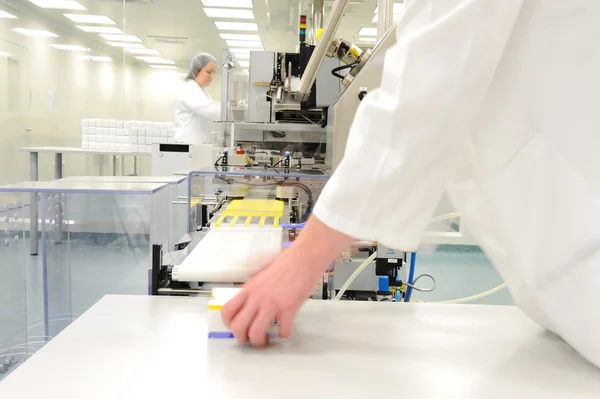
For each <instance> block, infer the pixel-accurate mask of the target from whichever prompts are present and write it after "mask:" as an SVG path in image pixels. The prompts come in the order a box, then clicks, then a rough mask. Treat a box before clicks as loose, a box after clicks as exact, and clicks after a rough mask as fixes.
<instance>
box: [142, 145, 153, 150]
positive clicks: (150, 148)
mask: <svg viewBox="0 0 600 399" xmlns="http://www.w3.org/2000/svg"><path fill="white" fill-rule="evenodd" d="M144 152H152V146H151V145H146V146H145V149H144Z"/></svg>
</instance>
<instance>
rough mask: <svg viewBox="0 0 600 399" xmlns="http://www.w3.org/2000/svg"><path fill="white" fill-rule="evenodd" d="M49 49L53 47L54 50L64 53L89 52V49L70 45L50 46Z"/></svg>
mask: <svg viewBox="0 0 600 399" xmlns="http://www.w3.org/2000/svg"><path fill="white" fill-rule="evenodd" d="M50 47H54V48H55V49H58V50H65V51H90V49H89V48H86V47H82V46H73V45H70V44H51V45H50Z"/></svg>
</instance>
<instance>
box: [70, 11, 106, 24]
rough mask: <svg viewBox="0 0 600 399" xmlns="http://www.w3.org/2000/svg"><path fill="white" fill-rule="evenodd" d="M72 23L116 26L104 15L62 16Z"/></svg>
mask: <svg viewBox="0 0 600 399" xmlns="http://www.w3.org/2000/svg"><path fill="white" fill-rule="evenodd" d="M63 15H64V16H65V17H67V18H69V19H70V20H71V21H73V22H77V23H79V24H104V25H116V24H117V23H116V22H115V21H113V20H112V19H110V18H109V17H107V16H106V15H88V14H63Z"/></svg>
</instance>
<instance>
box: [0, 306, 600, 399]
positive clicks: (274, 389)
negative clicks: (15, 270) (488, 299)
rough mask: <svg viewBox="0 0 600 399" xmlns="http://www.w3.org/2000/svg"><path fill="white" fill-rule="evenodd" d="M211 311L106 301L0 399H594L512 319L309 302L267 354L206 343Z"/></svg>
mask: <svg viewBox="0 0 600 399" xmlns="http://www.w3.org/2000/svg"><path fill="white" fill-rule="evenodd" d="M206 307H207V302H206V299H199V298H177V297H124V296H108V297H105V298H104V299H102V300H101V301H100V302H99V303H98V304H96V305H95V306H94V307H93V308H91V309H90V310H89V311H88V312H87V313H85V314H84V315H83V316H81V317H80V318H79V319H78V320H77V321H75V322H74V323H73V324H72V325H71V326H70V327H68V328H67V329H66V330H65V331H63V332H62V333H61V334H60V335H59V336H58V337H57V338H55V339H54V340H53V341H51V342H50V343H49V344H48V345H46V346H45V347H44V348H42V350H40V351H39V352H38V353H37V354H36V355H34V356H33V357H32V358H31V359H30V360H28V361H27V362H26V363H25V364H24V365H22V366H21V367H20V368H18V369H17V370H16V371H15V372H14V373H13V374H12V375H10V376H8V377H7V378H6V379H5V380H4V382H2V383H0V398H11V399H23V398H28V399H29V398H46V399H58V398H61V399H62V398H68V399H71V398H72V399H75V398H77V399H80V398H86V399H91V398H102V399H106V398H127V399H132V398H144V399H147V398H215V399H221V398H231V399H234V398H235V399H239V398H245V399H255V398H256V399H257V398H399V397H403V398H421V399H422V398H477V399H482V398H483V399H490V398H503V399H504V398H544V399H550V398H560V399H565V398H569V399H573V398H596V399H597V398H598V397H600V370H598V369H596V368H594V367H593V366H592V365H590V364H589V363H587V362H586V361H585V360H583V359H582V358H581V357H579V356H578V355H577V353H575V352H574V351H573V350H572V349H571V348H570V347H569V346H567V345H566V344H565V343H563V342H562V341H561V340H560V339H558V338H556V337H554V336H553V335H551V334H549V333H547V332H545V331H543V330H542V329H541V328H539V327H537V326H536V325H534V324H532V323H531V322H530V321H529V320H528V319H527V318H525V317H524V316H523V315H521V314H520V313H519V311H518V310H517V309H516V308H513V307H500V306H476V305H472V306H470V305H433V304H431V305H427V304H408V305H403V304H393V303H366V302H363V303H360V302H337V303H334V302H321V301H311V302H309V303H308V304H307V306H306V307H305V308H304V309H303V310H302V312H301V314H300V316H299V318H298V320H297V326H296V331H295V335H294V338H293V340H292V341H291V342H288V343H287V344H283V345H280V346H272V347H270V348H267V349H266V350H263V351H255V350H252V349H249V348H247V347H245V346H243V345H240V344H237V343H235V342H232V341H207V339H206V335H207V320H206V316H207V312H206Z"/></svg>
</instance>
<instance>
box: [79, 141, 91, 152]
mask: <svg viewBox="0 0 600 399" xmlns="http://www.w3.org/2000/svg"><path fill="white" fill-rule="evenodd" d="M81 148H83V149H84V150H88V149H89V148H90V143H88V142H87V141H86V142H84V143H81Z"/></svg>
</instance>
